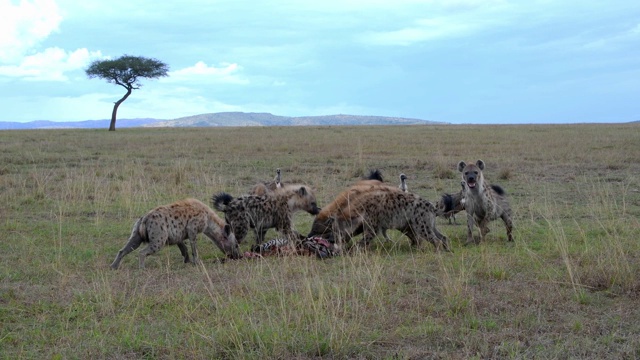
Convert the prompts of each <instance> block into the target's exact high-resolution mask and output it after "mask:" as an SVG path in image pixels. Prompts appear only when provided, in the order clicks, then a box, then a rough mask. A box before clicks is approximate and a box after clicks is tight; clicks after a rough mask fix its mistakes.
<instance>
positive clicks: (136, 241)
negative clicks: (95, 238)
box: [111, 223, 142, 270]
mask: <svg viewBox="0 0 640 360" xmlns="http://www.w3.org/2000/svg"><path fill="white" fill-rule="evenodd" d="M136 225H137V223H136ZM140 244H142V238H141V237H140V234H138V227H137V226H134V230H133V233H132V234H131V237H130V238H129V241H127V243H126V244H125V246H124V247H123V248H122V249H120V251H118V255H116V258H115V260H113V262H112V263H111V268H112V269H114V270H115V269H117V268H118V267H119V266H120V261H122V258H123V257H125V255H127V254H129V253H130V252H132V251H133V250H135V249H137V248H139V247H140Z"/></svg>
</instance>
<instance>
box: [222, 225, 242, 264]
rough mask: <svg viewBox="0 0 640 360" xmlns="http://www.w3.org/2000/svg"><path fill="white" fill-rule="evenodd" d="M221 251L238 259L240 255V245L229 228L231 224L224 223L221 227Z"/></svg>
mask: <svg viewBox="0 0 640 360" xmlns="http://www.w3.org/2000/svg"><path fill="white" fill-rule="evenodd" d="M220 245H221V247H222V251H224V253H225V254H227V256H228V257H230V258H232V259H239V258H240V257H242V255H241V254H240V247H239V246H238V240H236V236H235V234H234V233H233V231H232V230H231V225H229V224H225V225H224V228H223V229H222V239H221V241H220Z"/></svg>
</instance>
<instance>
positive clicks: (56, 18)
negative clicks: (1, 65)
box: [0, 0, 62, 62]
mask: <svg viewBox="0 0 640 360" xmlns="http://www.w3.org/2000/svg"><path fill="white" fill-rule="evenodd" d="M0 14H2V21H0V62H13V61H16V60H17V59H19V58H20V57H22V56H23V55H24V54H26V53H27V51H28V50H29V49H31V48H32V47H33V46H35V45H37V44H39V43H40V42H41V41H42V40H44V39H45V38H47V37H48V36H49V34H51V33H52V32H54V31H57V30H58V25H59V24H60V22H61V21H62V16H61V15H60V14H59V9H58V6H57V5H56V3H55V1H54V0H33V1H27V0H21V1H20V3H19V4H17V5H14V4H13V3H12V1H10V0H0Z"/></svg>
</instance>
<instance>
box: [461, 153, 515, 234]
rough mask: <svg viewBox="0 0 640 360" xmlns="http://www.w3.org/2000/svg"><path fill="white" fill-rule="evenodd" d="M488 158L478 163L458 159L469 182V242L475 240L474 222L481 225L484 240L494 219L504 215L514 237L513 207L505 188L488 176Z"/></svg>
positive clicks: (508, 230)
mask: <svg viewBox="0 0 640 360" xmlns="http://www.w3.org/2000/svg"><path fill="white" fill-rule="evenodd" d="M484 167H485V164H484V161H482V160H478V161H476V163H475V164H466V163H465V162H464V161H460V162H459V163H458V171H460V172H461V173H462V181H463V182H464V183H465V194H464V208H465V211H466V212H467V244H471V243H473V242H474V240H473V225H474V224H477V225H478V227H479V228H480V241H483V240H484V238H485V235H486V234H487V233H488V232H489V227H488V224H489V222H490V221H492V220H496V219H498V218H501V219H502V221H503V222H504V224H505V227H506V229H507V238H508V241H513V235H512V231H513V222H512V219H511V207H510V206H509V202H508V201H507V197H506V193H505V191H504V190H503V189H502V188H501V187H500V186H498V185H490V184H489V182H488V181H486V180H485V179H484V175H483V173H482V171H483V170H484Z"/></svg>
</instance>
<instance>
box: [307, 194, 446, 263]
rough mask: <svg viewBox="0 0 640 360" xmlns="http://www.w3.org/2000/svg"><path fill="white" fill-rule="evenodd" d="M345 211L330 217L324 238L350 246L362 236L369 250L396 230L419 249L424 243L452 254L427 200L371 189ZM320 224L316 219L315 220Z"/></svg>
mask: <svg viewBox="0 0 640 360" xmlns="http://www.w3.org/2000/svg"><path fill="white" fill-rule="evenodd" d="M340 203H341V204H342V205H343V207H342V208H340V209H338V210H337V211H335V212H334V213H333V214H332V215H331V216H329V218H328V221H325V222H324V223H323V224H321V225H322V226H314V227H312V233H311V234H309V236H313V235H319V234H314V233H313V229H323V230H324V234H323V236H324V237H326V238H328V239H331V240H333V241H336V242H348V241H349V240H350V239H351V238H353V237H354V236H356V235H358V234H360V233H362V234H363V237H362V241H361V244H362V245H364V246H367V245H369V244H370V242H371V241H372V240H373V239H374V238H375V236H376V235H377V234H379V233H382V232H384V231H386V230H388V229H395V230H399V231H400V232H402V233H403V234H404V235H406V236H407V237H409V239H410V240H411V244H412V245H415V246H418V245H420V243H421V241H422V240H427V241H429V242H431V243H432V244H433V245H434V246H435V247H436V249H441V248H442V249H444V250H449V242H448V239H447V237H446V236H444V235H443V234H442V233H440V232H439V231H438V229H437V228H436V226H435V218H436V209H435V207H434V205H433V204H432V203H431V202H429V201H428V200H425V199H422V198H420V196H418V195H416V194H413V193H409V192H403V191H402V190H400V189H399V188H397V187H395V186H369V188H368V189H365V190H361V192H360V193H358V194H357V196H354V197H353V198H352V199H351V201H349V202H340ZM316 220H317V219H316ZM314 225H315V224H314Z"/></svg>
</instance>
